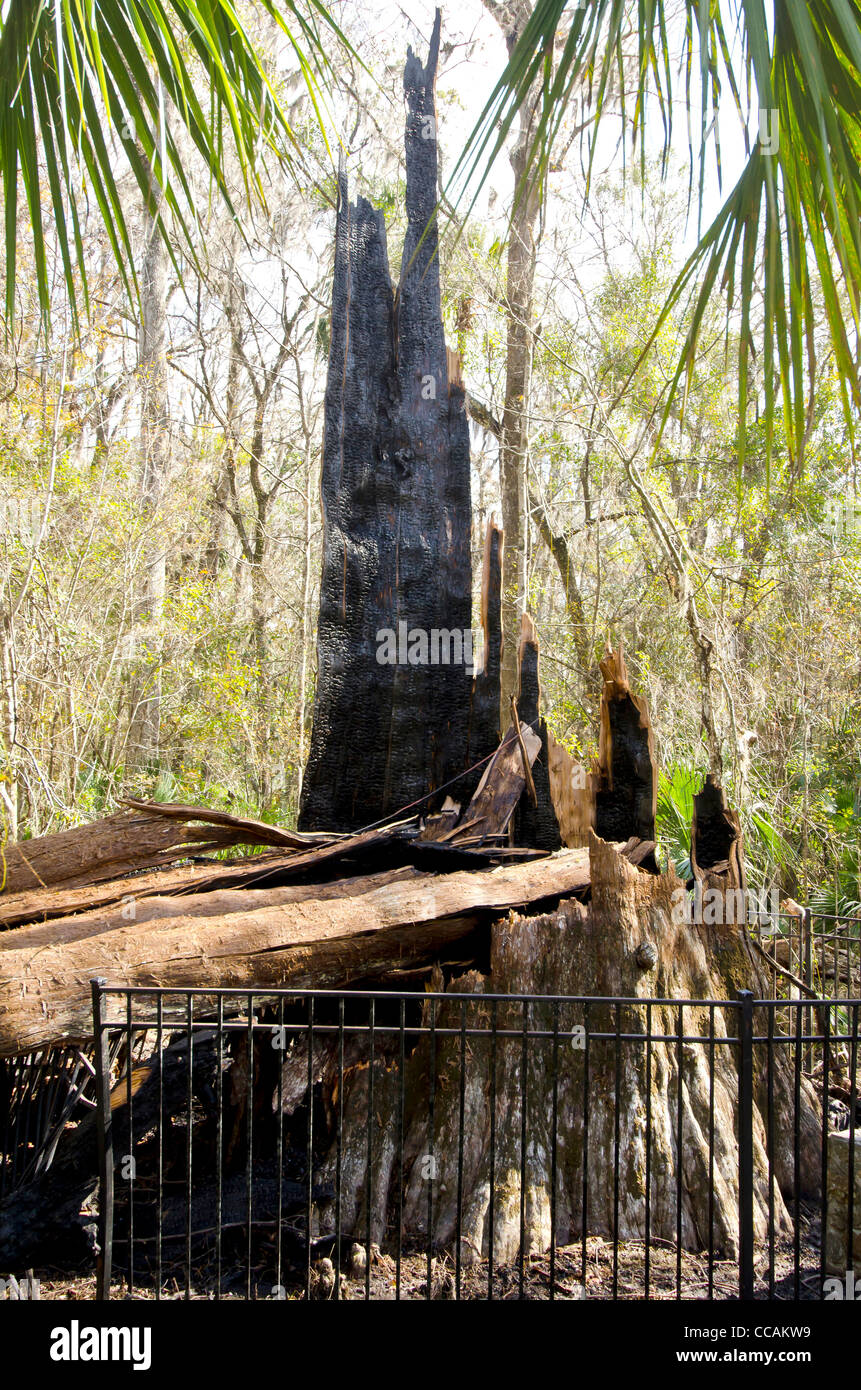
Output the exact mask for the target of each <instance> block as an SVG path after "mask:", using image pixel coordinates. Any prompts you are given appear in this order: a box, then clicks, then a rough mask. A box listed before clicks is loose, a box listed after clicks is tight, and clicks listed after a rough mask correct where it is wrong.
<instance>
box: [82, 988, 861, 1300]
mask: <svg viewBox="0 0 861 1390" xmlns="http://www.w3.org/2000/svg"><path fill="white" fill-rule="evenodd" d="M457 989H458V986H457V983H455V985H454V986H453V987H451V986H450V989H449V992H447V993H445V994H430V993H423V994H417V993H396V992H389V991H381V992H377V993H371V992H362V991H345V992H327V991H316V992H304V991H292V990H285V991H277V992H272V991H267V992H266V993H265V994H261V993H255V992H253V991H219V992H215V993H213V992H212V991H205V992H204V991H197V990H190V991H170V990H116V989H106V988H104V987H102V985H101V984H100V983H99V982H95V983H94V986H93V1007H94V1016H95V1038H96V1058H97V1081H98V1086H97V1092H98V1116H97V1118H98V1131H99V1139H100V1150H101V1183H100V1217H99V1222H100V1245H101V1252H102V1253H101V1257H100V1270H99V1296H100V1297H103V1298H107V1297H110V1296H111V1290H112V1289H113V1290H114V1291H117V1290H122V1292H123V1293H125V1294H126V1295H132V1296H134V1297H144V1298H146V1297H152V1298H156V1299H158V1298H165V1297H185V1298H197V1297H200V1298H287V1299H290V1298H294V1297H299V1298H301V1297H305V1298H313V1297H320V1298H332V1299H336V1300H337V1299H344V1298H353V1299H355V1298H370V1299H375V1298H394V1299H414V1298H424V1299H435V1298H458V1299H468V1298H482V1299H499V1298H511V1297H514V1298H551V1299H553V1298H579V1297H586V1298H590V1297H592V1298H647V1299H648V1298H653V1299H654V1298H674V1299H678V1298H705V1299H716V1298H738V1297H741V1298H748V1299H749V1298H754V1297H756V1298H769V1299H780V1298H789V1299H793V1298H820V1297H822V1290H823V1281H824V1279H825V1278H826V1277H828V1275H829V1271H833V1272H837V1273H842V1272H843V1271H844V1270H849V1269H852V1268H853V1262H857V1260H858V1257H859V1254H861V1244H859V1239H861V1238H859V1227H861V1198H859V1195H858V1185H859V1184H858V1179H859V1176H861V1165H859V1162H858V1156H857V1145H856V1133H857V1128H858V1127H861V1101H859V1086H858V1060H859V1056H858V1042H859V1009H861V1002H859V1000H857V999H855V1000H841V1001H839V1002H837V1001H829V1002H827V1003H824V1004H823V1003H818V1004H816V1005H813V1004H810V1003H808V1002H806V1001H805V1000H785V999H783V1000H758V1001H757V1000H754V999H753V998H752V996H750V995H748V994H742V995H740V996H739V998H738V999H737V1000H734V1001H731V1002H726V1001H717V1000H672V1001H671V1000H658V999H655V1000H642V999H594V998H571V997H544V996H540V997H539V996H523V997H519V996H509V995H505V996H487V995H480V994H470V993H459V992H456V991H457ZM853 1242H854V1244H853Z"/></svg>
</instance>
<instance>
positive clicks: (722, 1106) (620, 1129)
mask: <svg viewBox="0 0 861 1390" xmlns="http://www.w3.org/2000/svg"><path fill="white" fill-rule="evenodd" d="M590 876H591V883H592V899H591V903H590V904H589V905H588V906H584V905H583V904H582V903H579V902H576V901H570V902H567V903H564V904H563V905H562V906H560V908H559V909H558V910H557V911H555V912H553V913H552V914H550V915H548V916H542V917H529V918H517V917H515V916H514V915H512V916H511V917H509V918H508V919H505V920H504V921H501V922H498V923H497V924H496V925H495V926H494V927H493V929H492V933H491V953H490V972H489V974H488V975H486V976H484V975H481V974H479V973H478V972H476V971H470V972H468V973H467V974H465V975H462V976H461V977H460V978H459V979H456V980H454V981H453V982H452V983H451V985H450V986H449V990H448V993H449V994H450V995H451V1000H450V1001H449V1000H445V1001H440V1002H438V1003H437V1004H436V1005H435V1006H434V1013H435V1017H434V1023H435V1027H436V1029H437V1030H438V1032H437V1035H436V1041H435V1044H434V1046H433V1048H432V1043H431V1039H430V1035H429V1034H427V1033H426V1034H424V1035H423V1036H422V1037H421V1039H420V1041H419V1042H418V1044H417V1046H416V1047H415V1048H414V1050H413V1051H412V1053H411V1055H410V1056H409V1057H408V1058H407V1061H406V1073H405V1077H404V1086H403V1093H404V1096H405V1097H406V1113H405V1136H406V1138H405V1146H404V1186H403V1194H404V1196H403V1228H404V1231H405V1232H406V1233H408V1234H409V1235H415V1236H424V1237H426V1236H427V1234H428V1225H427V1223H428V1181H429V1174H432V1177H431V1178H430V1180H431V1181H432V1182H433V1188H434V1191H433V1224H432V1228H431V1231H430V1238H431V1242H432V1244H433V1246H434V1247H435V1248H440V1247H446V1246H450V1245H451V1242H452V1241H453V1239H454V1238H455V1234H456V1230H457V1221H458V1193H459V1192H460V1194H461V1201H460V1214H461V1256H462V1258H463V1260H464V1262H466V1263H471V1262H473V1261H475V1260H476V1259H478V1258H480V1257H486V1255H487V1253H488V1239H489V1229H490V1209H491V1187H490V1132H491V1109H490V1097H491V1057H492V1048H491V1041H490V1023H491V1006H490V1005H489V1003H483V1002H482V995H484V994H521V993H526V994H530V995H531V994H535V995H539V996H541V995H550V994H558V995H568V996H580V995H593V996H598V997H604V998H606V997H612V996H621V997H624V998H632V999H636V998H638V997H639V998H643V999H646V998H652V997H655V998H657V999H658V1000H659V1001H663V1000H665V1001H666V1002H665V1003H663V1002H658V1003H655V1004H651V1005H649V1006H648V1007H647V1006H646V1004H636V1003H635V1004H631V1005H625V1006H620V1009H619V1012H618V1013H617V1012H616V1011H615V1010H614V1006H612V1005H601V1004H593V1005H591V1006H590V1008H589V1011H588V1013H586V1012H584V1007H583V1005H582V1004H574V1003H572V1004H564V1005H560V1006H559V1015H558V1019H559V1039H560V1042H559V1046H558V1049H557V1050H556V1055H555V1065H554V1049H553V1041H552V1032H553V1029H554V1009H553V1006H552V1005H551V1004H550V1003H548V1004H543V1003H541V1002H540V1000H538V1001H534V1002H532V1003H531V1004H530V1005H529V1009H528V1016H527V1020H526V1022H527V1027H528V1028H529V1029H530V1030H532V1031H539V1030H542V1029H543V1030H547V1031H548V1032H550V1034H551V1037H550V1038H548V1039H545V1040H543V1041H538V1040H535V1041H533V1043H532V1044H531V1046H530V1047H529V1050H528V1053H527V1062H526V1073H525V1074H524V1073H523V1071H522V1060H523V1059H522V1047H521V1041H520V1038H519V1037H516V1038H510V1039H506V1038H504V1037H499V1036H498V1037H497V1041H496V1063H495V1066H496V1075H495V1094H496V1112H495V1116H494V1124H495V1146H494V1148H495V1181H494V1191H493V1217H494V1259H495V1261H496V1262H498V1263H499V1264H505V1263H508V1262H510V1261H511V1260H513V1259H514V1258H515V1257H516V1256H517V1254H518V1251H519V1249H520V1206H521V1155H522V1150H521V1142H522V1133H523V1130H522V1125H523V1123H524V1121H525V1126H526V1134H527V1137H528V1142H527V1148H526V1162H525V1180H526V1189H525V1193H524V1194H523V1196H524V1213H525V1214H524V1232H525V1241H524V1247H523V1248H524V1253H526V1252H532V1251H543V1250H545V1249H546V1248H547V1246H548V1245H549V1243H550V1236H551V1227H550V1213H551V1202H550V1199H551V1188H550V1174H551V1172H552V1162H551V1154H552V1147H553V1135H552V1131H551V1117H552V1113H553V1102H552V1097H553V1093H554V1086H555V1090H556V1097H557V1103H558V1119H557V1136H556V1138H557V1143H556V1171H557V1189H556V1240H557V1243H558V1244H567V1243H569V1242H571V1241H573V1240H574V1239H576V1238H577V1237H578V1236H579V1235H580V1234H581V1233H582V1231H583V1228H584V1225H585V1227H586V1229H587V1231H588V1234H590V1235H604V1236H607V1237H612V1236H613V1235H614V1234H616V1235H618V1238H619V1239H623V1240H624V1239H642V1238H643V1237H644V1235H645V1199H646V1162H647V1160H646V1146H647V1139H648V1147H649V1154H648V1165H649V1205H650V1237H651V1238H652V1239H660V1240H669V1241H673V1242H674V1241H675V1239H676V1230H677V1218H680V1224H681V1234H682V1244H683V1246H684V1247H685V1248H688V1249H694V1250H696V1249H701V1248H703V1247H704V1246H707V1245H708V1243H709V1201H710V1198H709V1188H710V1183H709V1171H710V1153H709V1133H710V1128H711V1126H710V1113H711V1110H710V1106H712V1105H713V1114H714V1126H713V1135H714V1144H713V1154H712V1156H711V1157H712V1159H713V1171H714V1181H713V1199H712V1218H711V1219H712V1223H713V1225H712V1230H713V1237H714V1248H715V1250H716V1251H717V1252H721V1253H723V1254H724V1255H725V1256H726V1257H727V1258H736V1257H737V1254H738V1249H737V1242H738V1127H737V1097H738V1070H737V1068H738V1063H737V1059H736V1056H735V1049H734V1048H732V1047H730V1046H720V1045H718V1046H716V1047H715V1050H714V1064H713V1082H712V1079H711V1076H710V1062H709V1051H708V1040H709V1037H710V1026H711V1025H710V1013H709V1010H708V1009H697V1008H694V1007H691V1006H687V1007H685V1009H684V1014H683V1021H682V1026H683V1029H684V1036H685V1037H691V1036H699V1037H701V1038H703V1039H704V1043H705V1045H698V1044H691V1043H688V1044H686V1045H685V1046H683V1047H681V1048H680V1046H679V1044H678V1042H677V1035H678V1029H679V1022H678V1019H679V1010H678V1006H676V1005H674V1004H673V1002H672V1001H673V998H674V997H675V998H680V999H684V998H694V999H697V998H701V999H717V1000H727V1001H730V1000H733V999H735V998H736V995H737V992H738V990H739V988H751V989H753V990H754V991H755V992H756V993H757V995H761V993H762V991H763V989H764V987H765V981H764V979H763V977H762V975H761V972H760V967H759V965H758V962H757V961H756V959H755V958H754V956H753V955H752V953H751V950H750V946H749V943H748V941H747V937H746V932H745V928H744V927H741V928H740V929H737V928H734V927H733V928H729V929H727V928H724V927H709V926H703V925H698V924H691V923H688V922H684V921H679V920H678V918H679V914H678V913H677V912H676V911H675V910H674V907H675V901H676V899H675V897H674V895H675V894H677V892H678V891H679V890H680V889H681V887H682V885H681V884H680V882H679V880H678V879H677V877H676V875H675V873H674V872H673V871H672V869H671V870H670V871H669V873H667V874H665V875H656V874H654V873H649V872H646V871H644V870H642V869H636V868H634V867H632V866H631V865H630V864H628V863H627V862H626V861H625V859H624V858H623V856H621V855H620V854H619V853H618V852H617V850H616V849H615V848H614V847H613V846H611V845H608V844H607V843H606V842H605V841H603V840H600V839H598V837H597V836H595V835H594V834H593V835H592V837H591V844H590ZM434 987H436V988H441V987H442V979H441V977H437V979H436V981H435V986H434ZM463 995H468V996H470V1002H469V1004H468V1005H467V1006H466V1007H467V1012H466V1015H465V1017H466V1020H467V1026H468V1027H469V1028H470V1029H472V1028H482V1029H487V1030H488V1032H487V1038H486V1039H482V1038H481V1037H480V1036H475V1035H474V1034H473V1035H471V1036H470V1037H469V1048H468V1054H467V1055H468V1067H469V1069H468V1072H467V1074H466V1089H465V1093H464V1100H463V1122H462V1123H461V1097H460V1082H461V1062H460V1047H461V1040H460V1036H459V1030H460V1026H461V1021H462V1017H463V1014H462V1009H463V1007H464V1006H463V1005H462V1003H461V999H462V997H463ZM430 1008H431V1006H430V1004H426V1005H425V1014H424V1022H425V1024H426V1025H427V1023H428V1021H429V1015H430ZM523 1019H524V1006H523V1005H522V1004H521V1003H520V1002H519V1001H518V1002H512V1003H511V1004H505V1003H500V1004H499V1005H498V1006H497V1013H496V1023H497V1028H498V1030H500V1031H501V1030H504V1029H505V1028H514V1029H520V1027H521V1026H522V1024H523ZM617 1024H618V1025H619V1026H620V1027H621V1030H622V1031H623V1032H625V1033H633V1034H635V1035H640V1036H642V1037H643V1044H642V1045H633V1044H632V1045H625V1046H623V1047H622V1048H621V1050H617V1045H616V1044H615V1043H614V1042H613V1040H612V1038H611V1039H609V1040H605V1039H601V1038H598V1037H596V1036H594V1035H595V1034H599V1033H607V1032H609V1033H610V1034H612V1033H613V1032H614V1031H615V1029H616V1027H617ZM577 1028H581V1029H585V1039H586V1045H587V1047H588V1054H587V1051H586V1049H585V1048H584V1047H581V1046H575V1045H574V1039H575V1036H576V1035H575V1031H574V1030H576V1029H577ZM444 1029H451V1030H453V1032H452V1033H450V1034H448V1035H445V1033H444V1032H442V1030H444ZM647 1032H650V1033H651V1037H652V1042H651V1044H650V1047H649V1048H648V1049H647V1047H646V1046H645V1035H646V1034H647ZM736 1032H737V1016H736V1014H735V1012H734V1011H727V1012H726V1013H724V1011H722V1010H721V1009H720V1008H718V1009H716V1010H715V1011H714V1035H715V1037H716V1038H717V1039H720V1038H725V1037H728V1036H733V1035H735V1034H736ZM432 1052H433V1056H432ZM587 1055H588V1073H587V1071H586V1066H587V1063H586V1057H587ZM432 1066H433V1073H434V1076H435V1083H434V1119H433V1132H432V1134H431V1130H430V1120H429V1096H430V1090H429V1087H430V1081H429V1078H430V1074H431V1068H432ZM772 1067H773V1074H772V1104H773V1105H774V1115H775V1120H776V1123H775V1124H774V1126H773V1127H772V1129H771V1132H770V1134H769V1132H768V1130H767V1125H766V1118H765V1117H766V1114H767V1103H768V1082H769V1078H768V1072H767V1069H766V1067H765V1065H764V1064H763V1063H762V1062H761V1057H760V1059H758V1062H757V1067H756V1072H755V1097H756V1109H755V1112H754V1220H755V1231H756V1235H757V1237H758V1238H763V1237H764V1236H765V1234H766V1231H767V1220H768V1205H769V1194H768V1158H769V1152H770V1154H771V1158H772V1160H773V1162H774V1171H775V1177H776V1182H777V1185H778V1190H777V1191H776V1192H775V1199H774V1209H775V1229H776V1231H777V1232H778V1233H781V1232H787V1231H789V1230H790V1220H789V1215H788V1211H787V1208H786V1205H785V1202H786V1201H787V1200H790V1199H791V1198H792V1197H793V1196H794V1195H795V1192H794V1182H795V1178H794V1170H793V1163H792V1132H793V1123H792V1121H793V1118H794V1115H795V1110H794V1097H793V1074H792V1066H791V1063H790V1061H789V1059H788V1058H787V1057H785V1056H783V1055H782V1053H781V1049H779V1048H778V1049H775V1055H774V1058H773V1061H772ZM368 1084H369V1068H368V1065H367V1060H365V1061H364V1063H363V1064H362V1065H361V1066H358V1067H356V1068H354V1069H353V1070H352V1071H350V1072H349V1073H348V1074H347V1075H345V1078H344V1127H343V1129H342V1132H341V1134H342V1138H341V1148H340V1163H341V1176H342V1183H343V1200H342V1208H341V1229H342V1233H343V1234H344V1235H349V1234H350V1233H351V1232H352V1233H355V1234H356V1235H357V1236H358V1237H359V1238H362V1235H363V1233H364V1231H365V1229H366V1223H367V1219H368V1215H369V1212H368V1207H367V1202H366V1177H367V1166H366V1165H367V1153H368V1131H367V1117H368V1104H367V1096H368ZM680 1087H681V1095H680V1094H679V1088H680ZM400 1088H401V1079H400V1077H399V1074H398V1068H397V1065H396V1063H395V1061H394V1060H393V1058H392V1057H389V1056H380V1057H379V1058H378V1059H377V1061H376V1063H375V1068H374V1098H375V1100H374V1112H373V1123H372V1132H371V1147H372V1157H373V1175H374V1181H373V1184H372V1187H371V1194H372V1196H371V1208H370V1219H371V1231H372V1236H371V1238H372V1239H373V1240H376V1241H378V1242H379V1243H383V1242H384V1241H385V1239H386V1237H387V1234H388V1233H389V1232H390V1231H391V1229H392V1223H393V1221H394V1219H395V1217H396V1216H399V1202H400V1197H399V1184H400V1174H399V1171H398V1167H397V1164H396V1162H395V1157H396V1155H395V1147H394V1137H393V1136H394V1135H395V1134H396V1133H397V1126H396V1119H397V1103H398V1098H399V1095H400ZM587 1095H588V1106H589V1109H588V1126H587V1124H586V1123H585V1113H586V1112H585V1097H586V1096H587ZM680 1116H681V1119H680V1118H679V1117H680ZM647 1120H648V1127H647ZM798 1123H799V1132H800V1189H799V1190H800V1194H801V1195H804V1196H813V1195H815V1194H816V1192H817V1191H818V1187H819V1173H820V1166H819V1165H820V1147H819V1137H820V1134H821V1130H820V1116H819V1112H818V1105H817V1102H816V1098H815V1096H814V1094H813V1092H812V1089H811V1088H810V1087H809V1085H808V1084H807V1082H806V1081H804V1080H802V1084H801V1090H800V1099H799V1108H798ZM461 1139H462V1140H463V1144H462V1146H461ZM461 1154H462V1160H461ZM335 1161H336V1152H335V1149H334V1148H333V1150H332V1153H331V1154H330V1156H329V1159H328V1160H327V1163H326V1164H324V1166H323V1168H322V1169H321V1170H320V1174H319V1176H320V1178H321V1180H322V1181H326V1179H327V1177H331V1175H332V1172H333V1171H334V1164H335ZM461 1162H462V1166H461ZM617 1167H618V1172H619V1200H618V1203H617V1201H616V1194H615V1181H614V1178H615V1172H616V1171H617ZM584 1182H585V1189H586V1203H587V1205H586V1208H585V1209H584ZM679 1192H680V1193H681V1207H680V1209H679V1208H678V1206H677V1194H678V1193H679ZM319 1215H320V1222H321V1229H324V1230H325V1229H331V1228H332V1223H333V1222H334V1211H333V1210H332V1207H331V1206H324V1207H323V1208H322V1209H321V1211H320V1214H319Z"/></svg>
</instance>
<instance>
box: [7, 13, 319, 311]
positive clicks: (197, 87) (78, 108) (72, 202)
mask: <svg viewBox="0 0 861 1390" xmlns="http://www.w3.org/2000/svg"><path fill="white" fill-rule="evenodd" d="M256 3H257V6H258V9H259V10H260V11H261V12H262V13H263V14H265V15H266V16H268V17H269V19H270V20H271V21H273V22H274V23H275V24H276V25H277V27H278V29H279V31H280V32H281V34H282V35H283V36H284V39H285V40H286V42H287V43H288V44H289V45H290V46H291V47H292V51H293V53H294V55H295V58H296V61H297V64H298V67H299V69H300V71H301V73H302V75H303V77H304V79H305V83H306V86H307V89H308V92H309V93H310V97H311V101H312V104H313V108H314V111H315V113H316V115H317V118H318V120H319V121H320V124H321V126H322V125H323V113H322V109H321V90H322V89H323V87H324V85H325V78H326V76H327V74H328V72H329V71H330V69H331V60H332V56H333V53H334V50H335V49H337V47H338V45H340V44H342V43H346V40H345V39H344V37H343V35H342V33H341V31H340V30H339V29H338V26H337V25H336V23H335V21H334V19H333V18H332V16H331V14H330V13H329V11H328V10H327V9H326V7H325V6H324V5H322V4H320V3H319V0H256ZM182 132H184V133H185V135H187V136H188V137H190V142H191V144H192V145H193V146H194V147H195V149H196V151H197V154H198V155H199V156H200V157H201V158H202V160H203V163H204V166H205V168H206V169H208V171H209V174H210V176H211V178H212V180H213V182H214V184H215V186H216V188H217V189H218V192H219V193H220V195H221V196H222V197H223V198H224V199H225V200H226V202H227V204H228V206H229V207H230V208H231V209H232V201H231V192H230V189H229V187H228V177H227V167H228V155H229V154H230V152H232V154H233V155H234V156H235V157H236V159H237V160H238V165H239V168H240V170H241V175H242V179H243V180H244V183H245V187H246V190H248V191H253V192H255V193H257V194H258V195H261V196H262V191H263V185H262V182H261V177H260V168H261V162H262V161H261V155H262V154H264V153H265V152H267V151H268V152H269V153H271V154H272V155H273V156H274V157H275V158H277V159H278V160H279V161H280V162H281V163H282V164H283V165H285V166H286V167H287V169H288V170H290V171H295V170H296V167H297V162H298V159H299V155H300V150H299V143H298V141H297V138H296V135H295V132H294V130H293V128H292V126H291V124H290V121H289V119H288V117H287V115H286V114H285V111H284V109H283V107H282V105H281V103H280V101H279V99H278V96H277V93H276V92H275V90H274V88H273V86H272V84H271V82H270V80H269V78H268V77H267V74H266V70H265V66H264V63H263V60H262V58H261V55H260V53H259V52H258V51H257V49H256V47H255V45H254V43H253V42H252V40H251V38H250V37H249V35H248V33H247V32H246V30H245V28H244V27H243V24H242V22H241V20H240V18H239V16H238V14H237V11H236V9H235V8H234V5H233V3H232V0H5V3H4V4H3V6H2V12H0V175H2V180H3V198H4V214H5V240H6V317H7V321H8V320H11V319H12V317H13V315H14V307H15V242H16V222H17V213H18V198H19V194H23V198H24V201H25V203H26V215H27V221H28V223H29V228H30V231H31V234H32V238H33V249H34V255H35V266H36V274H37V279H38V287H39V295H40V302H41V306H42V311H43V313H44V314H45V315H46V316H47V313H48V308H49V303H48V300H49V277H48V270H47V262H46V250H45V217H44V215H43V211H42V199H43V196H44V187H43V179H45V178H46V180H47V193H48V197H47V203H48V206H49V208H50V213H51V215H52V217H53V219H54V221H55V223H56V227H57V234H58V237H57V239H58V245H59V251H60V254H61V256H62V259H63V266H64V271H65V278H66V283H67V287H68V290H69V297H70V301H71V305H72V312H73V314H74V312H75V307H76V293H75V290H76V275H75V271H76V269H77V271H78V273H79V275H80V284H81V289H82V291H83V296H84V299H85V300H86V295H87V276H86V266H85V262H84V251H83V245H82V238H81V206H82V203H84V202H85V201H86V200H87V199H88V198H89V199H93V200H94V201H95V203H96V204H97V205H98V210H99V213H100V214H101V218H102V221H103V223H104V226H105V229H106V231H107V235H108V237H109V239H110V243H111V246H112V249H113V252H114V255H115V257H116V260H117V263H118V265H119V266H120V269H121V271H122V273H123V276H124V278H125V280H126V286H127V289H129V290H130V291H131V290H132V289H133V288H134V269H133V265H134V262H133V256H132V247H131V239H130V234H129V228H128V223H127V217H126V212H127V208H126V207H124V205H123V199H122V197H121V195H120V190H119V188H118V183H117V178H118V174H117V169H118V164H120V162H121V161H119V160H118V158H117V144H118V145H119V147H120V148H121V149H122V151H123V153H124V155H125V158H126V159H127V160H128V164H129V166H130V168H131V171H132V173H133V174H134V177H135V179H136V180H137V183H138V186H139V188H140V191H141V194H142V195H143V198H144V202H145V205H146V206H147V208H148V210H149V211H150V213H151V214H152V215H153V216H156V217H158V218H159V220H160V222H161V229H162V232H163V233H164V234H165V235H167V231H168V226H167V223H168V221H170V220H172V221H173V224H174V226H175V227H177V228H179V229H180V232H181V233H182V234H184V237H185V240H186V242H187V244H188V247H189V249H191V250H192V254H193V245H194V242H193V225H192V219H193V198H192V195H191V188H190V181H189V180H190V176H189V170H188V167H187V166H188V156H187V155H186V154H184V153H183V152H182V148H181V146H182V143H183V142H182V141H181V140H180V138H179V137H180V134H181V133H182ZM185 143H186V144H188V141H186V142H185ZM40 154H41V158H42V160H43V161H44V163H43V165H40ZM168 213H169V214H170V217H168V216H167V214H168Z"/></svg>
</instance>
